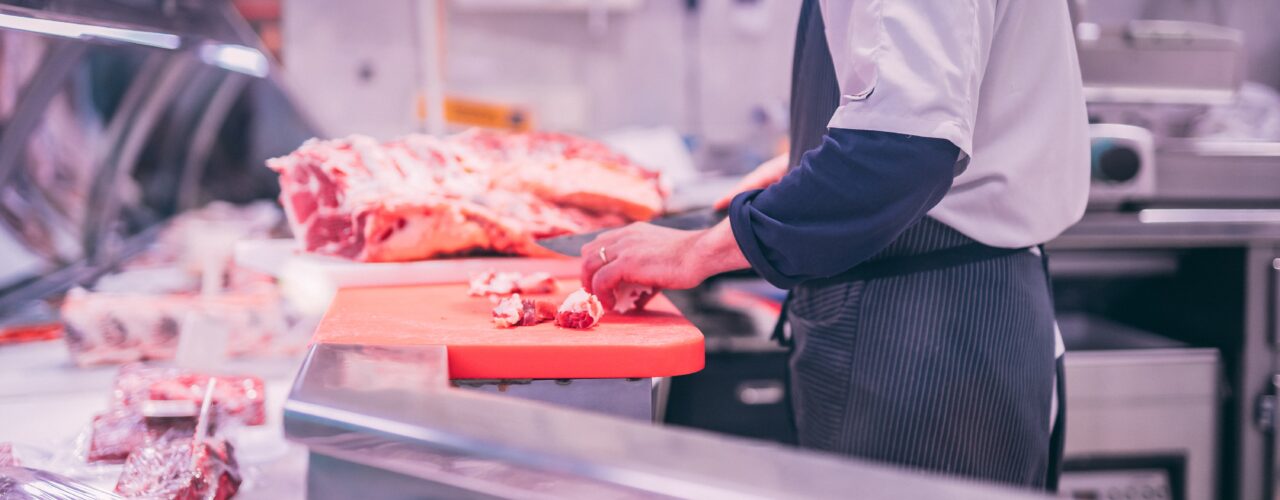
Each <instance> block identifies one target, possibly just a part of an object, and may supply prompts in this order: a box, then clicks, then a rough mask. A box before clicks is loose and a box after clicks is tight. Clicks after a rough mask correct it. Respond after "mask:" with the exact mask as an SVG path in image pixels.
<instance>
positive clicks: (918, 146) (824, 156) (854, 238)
mask: <svg viewBox="0 0 1280 500" xmlns="http://www.w3.org/2000/svg"><path fill="white" fill-rule="evenodd" d="M960 157H961V154H960V149H959V148H958V147H957V146H956V145H954V144H953V143H951V142H950V141H948V140H943V139H936V138H928V137H918V136H908V135H902V134H897V133H892V132H878V131H868V130H844V129H830V130H829V131H828V133H827V135H826V136H825V137H824V138H823V142H822V145H821V146H819V147H817V148H815V149H813V150H811V151H809V152H807V153H805V155H804V156H803V157H801V161H800V164H799V165H797V166H796V167H795V168H793V169H792V170H791V171H790V172H789V173H787V175H786V176H784V177H783V178H782V179H781V180H780V181H778V182H777V183H776V184H774V185H772V186H770V187H769V188H767V189H764V190H755V191H748V192H745V193H742V194H739V195H738V196H737V197H735V198H734V200H733V203H732V204H731V205H730V208H729V221H730V225H731V226H732V228H733V234H734V238H735V239H736V241H737V243H738V247H739V248H740V249H741V250H742V253H743V255H745V256H746V258H747V261H748V262H749V263H750V264H751V267H752V268H753V269H755V270H756V272H758V273H759V274H760V275H761V276H762V277H763V278H765V279H766V280H768V281H769V282H770V283H772V284H773V285H775V286H778V287H780V288H791V287H793V286H795V285H796V284H799V283H801V282H804V281H807V280H810V279H817V278H826V277H830V276H834V275H837V274H840V273H842V272H844V271H847V270H849V269H851V268H853V267H854V266H856V265H858V264H859V263H861V262H863V261H864V260H866V259H867V258H869V257H871V256H872V255H874V254H875V253H876V252H879V251H880V250H882V249H884V248H885V247H886V246H888V245H889V243H890V242H892V241H893V240H894V239H895V238H897V236H898V235H899V234H901V233H902V231H903V230H904V229H906V228H907V227H908V226H910V225H911V224H912V223H914V222H916V221H917V220H919V219H920V218H921V217H923V216H924V215H925V213H927V212H928V211H929V209H930V208H932V207H933V206H934V205H936V204H937V203H938V202H939V201H940V200H941V199H942V197H943V196H944V195H945V194H946V193H947V190H948V189H950V187H951V181H952V179H953V178H954V176H955V174H956V172H957V168H958V165H957V160H958V159H959V158H960Z"/></svg>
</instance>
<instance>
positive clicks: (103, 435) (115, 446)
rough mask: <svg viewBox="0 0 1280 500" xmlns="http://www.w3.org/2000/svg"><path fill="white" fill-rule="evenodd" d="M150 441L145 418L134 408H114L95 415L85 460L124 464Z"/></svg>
mask: <svg viewBox="0 0 1280 500" xmlns="http://www.w3.org/2000/svg"><path fill="white" fill-rule="evenodd" d="M146 439H147V428H146V424H145V422H143V419H142V415H141V414H139V413H137V412H136V411H134V410H133V409H130V408H113V409H111V410H108V411H106V412H104V413H99V414H97V415H94V416H93V423H92V424H91V426H90V431H89V443H88V450H86V452H85V461H86V462H89V463H121V462H124V461H125V459H127V458H129V454H130V453H132V452H133V451H134V450H136V449H138V448H140V447H141V446H142V445H143V443H144V442H145V441H146Z"/></svg>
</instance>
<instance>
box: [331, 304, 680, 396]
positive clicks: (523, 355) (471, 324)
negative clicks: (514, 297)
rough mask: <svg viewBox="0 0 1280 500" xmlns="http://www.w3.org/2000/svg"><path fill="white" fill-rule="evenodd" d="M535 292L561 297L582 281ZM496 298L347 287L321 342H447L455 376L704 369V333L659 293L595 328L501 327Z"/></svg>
mask: <svg viewBox="0 0 1280 500" xmlns="http://www.w3.org/2000/svg"><path fill="white" fill-rule="evenodd" d="M559 284H560V291H558V292H556V293H555V294H548V295H531V296H530V297H529V298H544V299H549V300H553V301H555V302H557V303H558V302H559V301H560V300H562V299H563V298H564V297H565V296H567V295H568V294H569V293H570V292H572V291H573V290H576V289H577V288H578V287H579V283H578V281H577V280H561V281H560V283H559ZM492 310H493V303H492V302H490V301H489V300H488V299H486V298H481V297H470V296H468V295H467V285H466V284H447V285H424V286H398V287H376V288H347V289H343V290H340V291H339V292H338V295H337V297H335V298H334V301H333V304H332V305H331V306H330V308H329V311H328V313H326V314H325V316H324V319H323V320H322V321H321V322H320V326H319V328H317V330H316V334H315V337H314V339H313V340H314V341H315V342H316V343H329V344H358V345H379V346H388V345H391V346H394V345H445V346H448V348H449V376H450V378H453V379H525V378H537V379H557V378H633V377H634V378H639V377H662V376H673V375H685V374H689V373H693V372H696V371H698V370H701V369H702V366H703V363H704V351H703V338H702V333H701V332H699V331H698V329H697V328H695V327H694V326H693V324H691V323H689V321H688V320H686V319H685V318H684V316H683V315H682V314H680V312H679V310H677V309H676V307H675V306H674V305H672V304H671V302H670V301H668V300H667V299H666V297H663V296H661V295H658V296H657V297H654V299H653V300H652V301H650V302H649V304H648V307H647V309H646V310H645V311H642V312H639V313H635V314H627V315H623V314H614V313H609V314H606V315H605V316H604V318H603V319H601V321H600V324H598V325H596V326H595V327H594V328H592V329H589V330H570V329H563V328H559V327H557V326H555V325H554V324H552V323H543V324H540V325H536V326H525V327H517V328H498V327H496V326H494V324H493V320H492V319H491V318H492V316H491V311H492Z"/></svg>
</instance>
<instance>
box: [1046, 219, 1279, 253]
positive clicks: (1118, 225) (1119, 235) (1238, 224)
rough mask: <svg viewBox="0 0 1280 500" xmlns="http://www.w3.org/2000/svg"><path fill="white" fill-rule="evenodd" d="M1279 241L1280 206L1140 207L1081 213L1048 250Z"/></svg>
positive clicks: (1167, 246) (1223, 244) (1177, 246)
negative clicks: (1222, 207)
mask: <svg viewBox="0 0 1280 500" xmlns="http://www.w3.org/2000/svg"><path fill="white" fill-rule="evenodd" d="M1262 241H1272V242H1280V209H1230V210H1228V209H1146V210H1141V211H1138V212H1103V213H1089V214H1085V216H1084V219H1082V220H1081V221H1080V222H1079V223H1077V224H1076V225H1075V226H1072V227H1071V228H1070V229H1068V230H1067V231H1066V232H1065V233H1063V234H1062V236H1060V237H1058V239H1056V240H1054V241H1053V242H1051V243H1050V244H1049V248H1050V249H1051V250H1052V249H1099V248H1138V247H1142V248H1179V247H1181V248H1187V247H1206V246H1218V247H1227V246H1248V245H1252V244H1257V243H1258V242H1262Z"/></svg>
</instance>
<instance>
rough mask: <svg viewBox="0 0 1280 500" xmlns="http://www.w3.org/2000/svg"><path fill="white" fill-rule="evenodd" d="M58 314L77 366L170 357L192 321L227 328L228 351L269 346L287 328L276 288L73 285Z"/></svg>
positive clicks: (241, 352) (236, 352) (255, 350)
mask: <svg viewBox="0 0 1280 500" xmlns="http://www.w3.org/2000/svg"><path fill="white" fill-rule="evenodd" d="M189 318H192V319H189ZM62 319H63V323H64V329H65V338H66V341H67V348H68V349H69V351H70V353H71V359H72V361H74V362H75V363H76V364H77V365H79V366H93V365H102V364H121V363H129V362H133V361H147V360H170V359H173V357H174V355H175V353H176V352H177V348H178V336H179V334H180V333H181V331H182V329H183V325H184V324H187V323H185V322H186V321H190V320H198V321H203V322H206V323H210V324H207V325H202V326H208V327H211V328H219V329H222V330H225V331H226V332H227V335H228V340H227V351H228V352H227V354H228V355H231V356H238V355H244V354H250V353H258V352H264V351H269V349H267V348H268V347H269V345H270V343H271V341H272V340H273V339H274V338H277V337H281V336H284V335H285V334H286V332H287V331H288V325H287V322H286V320H285V317H284V312H283V309H282V307H281V302H280V297H279V295H278V293H277V292H276V291H275V290H260V291H255V292H247V293H225V294H220V295H215V296H209V297H206V296H201V295H194V294H164V295H150V294H130V293H96V292H89V291H86V290H83V289H75V290H72V291H71V292H69V293H68V294H67V298H66V300H65V301H64V302H63V305H62Z"/></svg>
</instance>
